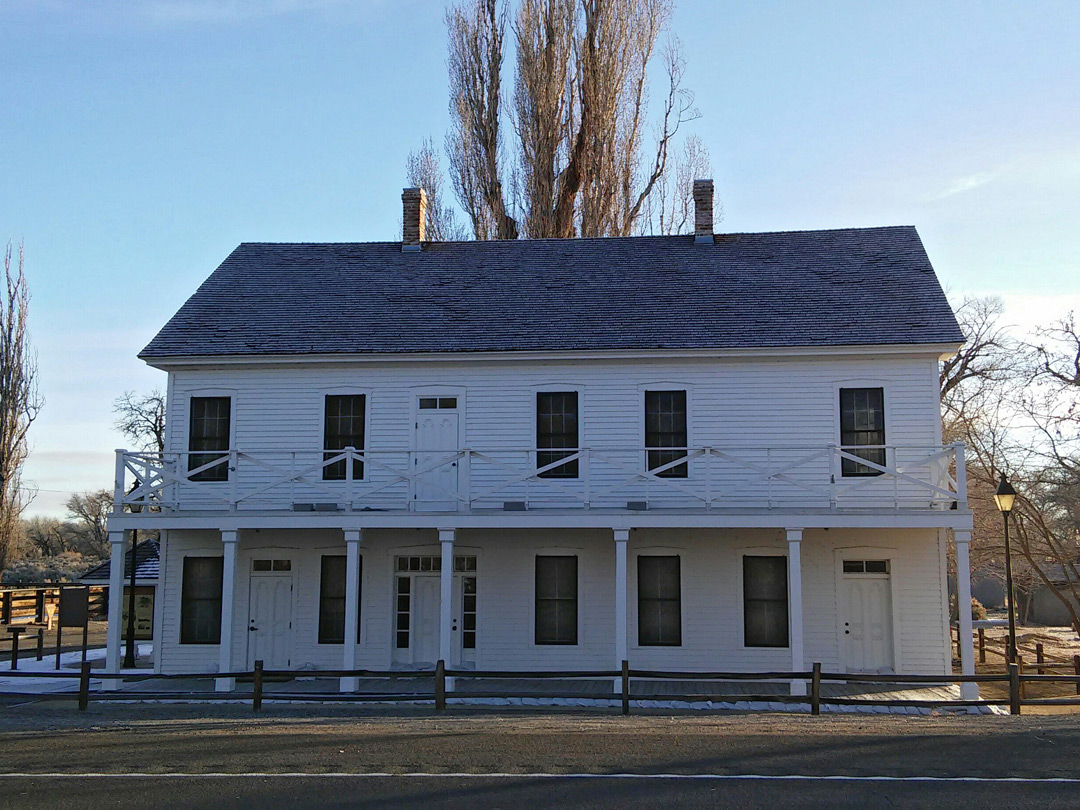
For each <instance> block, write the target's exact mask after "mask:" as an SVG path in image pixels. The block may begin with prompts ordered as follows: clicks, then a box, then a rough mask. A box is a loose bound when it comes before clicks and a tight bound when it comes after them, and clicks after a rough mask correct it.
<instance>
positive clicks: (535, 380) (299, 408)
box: [168, 355, 941, 507]
mask: <svg viewBox="0 0 1080 810" xmlns="http://www.w3.org/2000/svg"><path fill="white" fill-rule="evenodd" d="M170 378H171V386H170V387H171V398H170V402H169V420H170V423H171V424H173V425H183V426H184V429H182V430H173V431H171V436H170V447H169V448H168V449H169V450H171V451H173V452H183V451H185V450H186V449H187V446H186V442H187V429H186V426H187V422H188V412H187V409H188V402H189V398H190V397H191V396H193V395H199V394H203V393H207V392H214V393H224V392H230V393H232V395H233V430H234V446H235V447H236V448H238V449H239V450H240V451H242V452H245V453H251V454H258V455H260V456H261V458H263V459H264V460H268V461H269V462H270V463H272V464H275V465H277V466H278V467H279V468H280V469H282V470H289V469H293V466H292V465H301V466H303V465H313V464H317V463H318V462H319V461H320V460H321V456H320V454H319V452H318V451H319V449H320V448H321V445H322V407H323V397H324V395H325V394H326V393H327V392H328V391H335V390H336V391H340V390H348V389H353V390H357V391H363V392H367V393H368V394H369V396H370V405H369V408H370V421H369V424H368V426H367V442H366V444H367V447H366V449H367V450H368V451H371V452H373V453H386V455H382V456H377V457H376V460H378V461H382V462H383V463H385V464H387V465H389V466H391V467H395V468H397V469H405V468H406V467H407V462H408V457H407V452H408V450H409V449H410V447H411V442H412V436H413V425H412V421H413V419H412V414H413V401H414V398H415V396H416V395H417V394H418V393H420V392H421V391H424V392H427V391H439V390H447V391H450V390H453V391H460V392H461V394H462V402H461V405H462V409H461V412H462V415H463V419H464V428H463V431H462V433H463V438H464V443H465V446H467V447H469V448H470V449H473V450H479V451H481V452H485V451H486V452H494V453H496V454H500V453H501V454H502V455H501V456H499V458H500V460H501V461H504V462H508V463H514V462H515V461H516V462H517V463H520V464H522V465H526V459H527V456H526V455H525V451H526V450H527V449H528V448H531V447H534V446H535V391H536V390H537V389H543V388H548V389H559V388H570V387H574V388H578V389H580V390H581V400H580V410H581V423H582V432H581V436H580V441H581V444H582V446H583V447H588V448H592V449H594V450H596V451H599V452H602V451H611V452H612V453H613V454H612V456H611V458H610V459H609V460H606V461H605V460H599V461H595V462H593V464H592V474H591V479H592V483H593V484H594V489H595V490H597V491H599V490H600V489H601V488H602V487H604V486H606V485H612V484H615V483H617V482H619V481H620V480H622V479H624V478H625V475H623V474H621V473H620V470H619V464H622V465H624V466H627V465H628V466H630V467H633V468H640V466H641V453H640V450H635V448H641V447H642V445H643V414H642V397H643V393H642V392H643V391H644V390H645V389H647V388H666V387H669V386H685V387H686V388H687V389H688V392H689V393H688V399H689V409H690V422H689V425H688V432H689V443H690V445H692V446H704V445H709V446H715V447H721V448H724V447H732V446H735V447H741V448H766V447H771V448H777V447H806V446H820V447H824V446H825V445H827V444H830V443H835V442H837V441H838V438H839V427H838V402H837V399H838V396H837V389H838V388H839V387H840V386H841V385H843V384H845V383H848V384H852V385H861V384H874V385H883V386H884V387H885V389H886V427H887V441H888V443H889V444H895V445H904V446H913V447H919V448H927V447H930V446H932V445H935V444H937V443H938V442H939V441H940V433H941V428H940V418H939V416H938V413H939V408H938V393H937V372H936V364H935V360H934V358H933V357H928V356H926V355H923V356H918V355H912V356H883V357H878V358H867V357H859V356H851V357H847V358H842V357H841V358H790V359H766V358H759V359H756V360H732V359H725V360H664V361H659V360H654V361H649V360H640V361H633V362H629V361H616V360H609V361H580V362H574V363H568V362H548V363H535V362H534V363H511V362H506V363H494V362H483V363H482V362H458V363H408V362H401V363H396V364H393V365H389V364H375V363H370V364H352V365H346V364H340V365H335V364H328V365H318V366H309V367H302V366H299V365H297V366H270V365H267V366H263V367H255V366H248V367H199V368H180V369H175V370H173V371H172V372H171V375H170ZM511 451H514V453H515V455H510V453H511ZM518 451H520V455H516V453H517V452H518ZM614 451H618V452H614ZM744 452H746V451H744ZM899 452H901V455H900V456H898V457H897V458H896V459H895V461H896V462H897V463H900V464H903V463H906V462H909V461H911V460H912V459H913V458H917V457H918V455H919V452H921V451H916V452H914V454H912V451H899ZM295 453H299V455H296V456H294V455H293V454H295ZM903 453H907V454H908V455H907V456H904V455H903ZM803 455H805V453H802V452H799V451H796V450H780V451H772V455H771V459H772V462H773V464H774V465H777V466H782V465H783V464H785V463H792V462H794V461H795V460H796V459H797V458H800V457H801V456H803ZM746 457H747V458H748V459H750V460H753V461H755V462H758V463H762V464H763V463H765V461H766V456H765V453H764V450H761V451H760V453H759V454H758V455H748V456H746ZM526 466H527V465H526ZM713 469H714V470H715V471H716V473H717V476H716V480H715V481H714V484H715V485H716V486H717V487H718V488H720V489H723V488H724V487H729V488H732V487H734V488H737V487H738V484H739V483H740V481H742V480H744V479H745V478H746V477H747V472H746V470H745V468H743V467H740V466H738V465H737V464H726V463H724V464H717V465H715V466H714V468H713ZM700 470H701V462H700V460H697V461H691V478H692V479H693V478H698V479H700V475H698V473H699V472H700ZM368 476H369V478H370V483H369V484H359V485H357V488H358V490H359V491H361V492H363V491H364V489H365V487H367V488H374V487H375V486H376V485H378V484H380V483H384V482H385V481H387V480H389V477H388V476H389V474H388V473H387V472H385V471H384V470H382V469H380V468H379V466H378V465H377V464H375V463H372V464H370V465H369V469H368ZM471 477H472V484H473V491H474V492H476V491H479V490H481V489H483V488H484V487H487V486H494V485H496V484H497V483H499V482H501V481H504V480H506V474H505V472H504V471H500V470H499V469H498V467H496V466H493V465H491V464H488V463H485V462H482V461H479V460H476V459H474V460H473V461H472V468H471ZM793 477H794V478H796V479H799V480H801V481H804V482H806V483H811V482H814V481H816V482H818V483H819V484H820V482H821V481H822V480H823V478H824V480H825V481H827V480H828V466H827V461H826V460H825V459H824V458H822V459H818V460H816V461H814V462H812V463H810V464H808V465H806V466H804V467H801V468H799V469H797V470H796V471H795V472H794V473H793ZM273 479H274V475H273V474H272V473H271V472H269V471H266V470H264V469H260V468H258V467H256V466H255V465H252V464H250V463H248V462H245V461H242V462H241V480H242V481H243V484H244V486H245V487H248V488H250V489H254V488H255V487H256V486H257V485H260V484H264V483H267V482H269V481H271V480H273ZM774 485H776V486H778V487H783V486H785V485H783V484H781V483H777V482H774ZM213 486H214V485H211V487H210V488H207V487H206V486H204V487H202V489H203V491H213ZM216 486H217V487H218V491H219V492H221V493H222V494H225V493H226V486H225V485H216ZM333 486H338V487H339V488H341V487H343V486H344V485H336V484H332V485H331V487H333ZM548 486H549V487H552V488H554V485H550V484H549V485H548ZM893 486H894V485H893V483H892V482H890V483H888V484H887V485H886V484H881V485H877V484H874V483H870V484H868V485H867V486H866V487H864V490H865V492H866V493H867V494H871V493H873V492H875V491H878V492H879V493H880V494H881V495H882V496H883V497H884V498H889V497H891V496H892V494H893V492H894V489H893ZM875 487H877V490H875V489H874V488H875ZM342 491H344V490H342ZM553 491H554V489H553ZM896 491H897V492H898V493H899V494H901V495H917V494H918V493H919V492H920V490H919V488H918V487H914V486H913V485H911V484H908V483H904V482H901V483H900V484H899V485H898V489H897V490H896ZM407 494H408V493H407V489H406V486H405V485H404V484H400V485H397V486H395V487H392V488H388V489H385V490H383V491H382V492H380V493H378V494H377V496H376V497H377V498H378V499H381V500H376V501H373V502H372V503H373V505H376V506H384V507H385V506H394V505H398V506H399V505H400V504H401V503H403V502H404V499H405V498H406V497H407ZM532 494H533V495H534V496H535V494H536V487H535V485H534V488H533V493H532ZM788 494H790V495H792V496H802V497H809V493H806V492H805V491H801V490H798V489H797V488H796V489H792V490H791V491H790V492H789V493H788ZM288 495H289V493H288V492H286V490H284V489H280V488H279V489H277V490H273V491H272V492H270V493H267V494H266V495H264V496H262V497H261V498H260V499H259V500H258V503H257V504H254V505H258V506H262V507H272V506H275V505H278V506H280V505H284V503H283V502H284V501H285V500H287V498H288ZM525 495H526V492H525V487H524V485H515V486H513V487H509V488H506V489H503V490H500V491H499V492H497V493H495V494H494V495H493V496H492V498H493V500H495V501H501V500H511V499H522V498H524V497H525ZM645 495H646V490H645V485H644V484H640V485H637V488H636V489H634V488H623V489H621V490H620V491H619V493H618V498H619V499H621V500H622V501H623V502H625V500H626V499H627V498H628V497H644V496H645ZM185 498H187V499H188V500H189V503H183V501H184V500H185ZM306 498H307V500H327V499H328V498H327V496H325V495H323V496H322V497H320V496H319V494H318V493H309V494H307V496H306ZM181 501H182V505H184V506H188V505H194V503H193V502H191V501H190V493H188V494H182V496H181Z"/></svg>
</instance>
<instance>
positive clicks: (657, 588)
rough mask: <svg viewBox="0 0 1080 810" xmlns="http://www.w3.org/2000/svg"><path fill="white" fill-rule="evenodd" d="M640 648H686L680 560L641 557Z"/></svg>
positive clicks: (674, 557) (639, 571) (639, 592)
mask: <svg viewBox="0 0 1080 810" xmlns="http://www.w3.org/2000/svg"><path fill="white" fill-rule="evenodd" d="M637 583H638V644H639V645H641V646H643V647H656V646H660V647H677V646H679V645H680V644H682V593H681V585H680V573H679V558H678V556H671V557H659V556H648V557H646V556H641V557H638V579H637Z"/></svg>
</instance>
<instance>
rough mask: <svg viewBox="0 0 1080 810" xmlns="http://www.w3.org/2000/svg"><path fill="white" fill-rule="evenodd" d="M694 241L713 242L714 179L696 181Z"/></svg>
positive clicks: (709, 243)
mask: <svg viewBox="0 0 1080 810" xmlns="http://www.w3.org/2000/svg"><path fill="white" fill-rule="evenodd" d="M694 242H696V243H697V244H708V245H711V244H712V243H713V184H712V180H695V181H694Z"/></svg>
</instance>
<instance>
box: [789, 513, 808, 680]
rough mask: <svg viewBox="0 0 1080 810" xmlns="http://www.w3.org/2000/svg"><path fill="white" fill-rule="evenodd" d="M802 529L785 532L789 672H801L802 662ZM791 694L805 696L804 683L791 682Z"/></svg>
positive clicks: (803, 666) (803, 665)
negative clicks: (789, 651)
mask: <svg viewBox="0 0 1080 810" xmlns="http://www.w3.org/2000/svg"><path fill="white" fill-rule="evenodd" d="M802 537H803V530H802V529H788V530H787V544H788V601H789V603H790V605H791V639H790V644H791V670H792V672H802V671H803V669H805V664H804V661H803V597H802ZM791 694H793V695H805V694H806V681H804V680H802V679H799V678H796V679H794V680H792V682H791Z"/></svg>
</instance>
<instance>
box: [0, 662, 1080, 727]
mask: <svg viewBox="0 0 1080 810" xmlns="http://www.w3.org/2000/svg"><path fill="white" fill-rule="evenodd" d="M298 675H302V676H303V677H305V678H313V677H322V678H386V679H407V680H419V681H429V682H430V691H429V690H420V691H414V692H407V693H396V692H387V691H382V692H376V691H356V692H347V693H340V692H335V693H321V692H307V693H302V692H286V691H272V690H268V689H267V687H266V679H267V678H276V677H287V678H295V677H297V676H298ZM0 677H3V678H8V677H14V678H51V679H67V680H75V681H77V684H76V686H77V689H76V691H74V692H72V691H63V692H45V693H41V694H37V695H35V698H36V699H41V700H65V699H67V700H70V699H71V698H72V697H73V696H74V697H76V698H77V700H78V704H79V709H80V710H85V709H86V708H87V707H88V706H89V704H90V701H91V699H93V700H95V701H108V700H125V701H138V700H152V699H160V698H172V699H179V700H183V699H189V700H231V701H236V700H237V699H238V698H240V697H246V696H244V695H239V694H238V693H236V692H216V691H215V692H191V691H184V692H178V691H173V692H141V691H140V692H121V691H112V690H105V689H103V688H102V687H103V684H104V682H105V681H127V682H146V681H170V680H181V679H182V680H213V679H222V678H224V679H243V680H250V681H251V683H252V691H251V696H250V700H251V704H252V709H253V710H254V711H259V710H260V709H261V708H262V704H263V701H264V700H266V699H272V700H280V701H313V700H314V701H318V702H325V701H343V702H349V701H355V702H366V701H386V702H393V701H416V700H431V701H434V703H435V709H436V711H443V710H445V709H446V703H447V699H448V698H450V697H454V696H458V697H462V698H516V697H544V698H582V697H585V698H598V695H597V694H596V693H595V692H583V691H582V692H578V691H575V690H564V691H560V692H547V693H544V694H543V695H537V694H536V693H535V692H530V693H525V692H519V691H511V690H507V689H493V690H490V691H484V692H474V691H468V692H458V693H455V692H454V690H453V689H452V688H450V689H448V686H450V684H449V683H448V681H447V679H448V678H456V677H462V678H470V679H476V680H484V679H488V680H490V679H507V680H508V679H515V678H521V679H529V680H533V679H564V680H582V679H599V678H603V679H611V680H612V682H613V683H614V682H615V680H618V682H619V691H618V692H615V691H613V692H612V694H611V699H612V700H615V699H619V700H621V703H622V712H623V714H629V712H630V704H631V702H632V701H633V700H684V701H713V702H733V701H747V700H763V701H769V702H777V703H788V704H791V703H798V704H806V703H809V704H810V712H811V714H813V715H817V714H820V713H821V707H822V705H840V706H843V705H848V706H850V705H863V706H921V707H942V708H949V707H956V708H961V707H971V706H1009V710H1010V713H1011V714H1020V711H1021V707H1022V706H1044V705H1046V706H1049V705H1054V706H1080V697H1077V698H1061V697H1051V698H1027V697H1025V695H1024V692H1023V687H1024V685H1025V684H1028V683H1073V684H1076V687H1077V690H1078V694H1080V674H1071V675H1063V674H1050V675H1047V674H1035V675H1032V674H1028V673H1025V672H1023V670H1022V667H1021V666H1020V665H1019V663H1012V664H1009V665H1008V671H1007V672H1006V673H1004V674H982V675H956V674H949V675H888V674H882V675H872V674H853V673H846V672H824V671H822V668H821V664H820V663H815V664H814V665H813V667H812V669H810V670H808V671H806V672H777V671H769V672H670V671H659V670H642V669H631V668H630V666H629V663H628V662H627V661H623V662H622V667H621V669H618V670H561V671H547V672H518V671H494V670H492V671H482V670H481V671H477V670H465V669H463V670H456V669H447V668H446V666H445V664H444V662H443V661H439V662H438V663H437V664H436V667H435V669H434V671H417V670H368V669H349V670H344V669H342V670H338V669H335V670H304V671H303V672H296V671H294V670H268V669H264V667H263V662H262V661H256V662H255V666H254V669H252V670H246V671H240V672H224V673H221V672H204V673H180V674H168V675H165V674H157V673H147V674H143V675H140V674H135V675H132V674H110V673H104V672H97V673H95V672H93V670H92V669H91V666H90V663H89V662H83V664H82V666H81V668H80V669H79V671H78V672H27V671H11V672H3V673H0ZM634 679H638V680H645V681H649V680H683V681H690V682H700V681H747V680H758V681H775V680H782V681H804V682H808V683H809V694H808V695H806V696H798V695H773V694H769V695H764V694H763V695H747V694H742V693H740V694H731V695H724V694H707V695H705V694H703V695H696V694H686V693H664V694H655V695H639V694H631V690H630V686H631V683H632V681H633V680H634ZM93 681H98V682H100V683H99V686H98V689H97V690H96V691H93V690H92V689H91V686H92V682H93ZM824 683H877V684H886V685H888V684H963V683H977V684H978V683H1008V685H1009V697H1008V699H1007V700H1005V699H1001V700H986V699H980V700H966V699H920V698H910V699H909V698H874V697H873V696H871V697H840V696H835V697H834V696H823V695H822V693H821V687H822V684H824ZM25 695H26V693H25V692H11V691H3V692H0V697H11V696H19V697H25Z"/></svg>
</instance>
